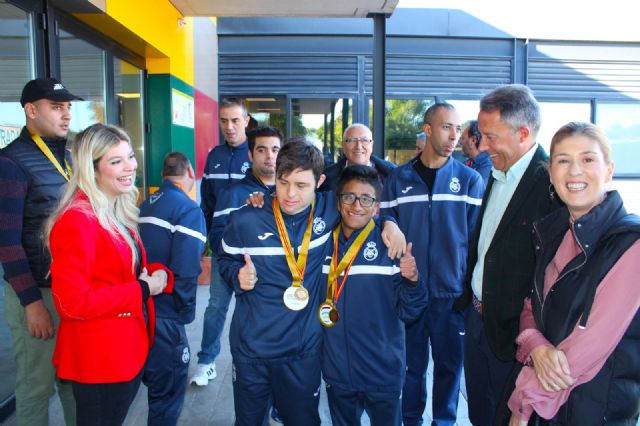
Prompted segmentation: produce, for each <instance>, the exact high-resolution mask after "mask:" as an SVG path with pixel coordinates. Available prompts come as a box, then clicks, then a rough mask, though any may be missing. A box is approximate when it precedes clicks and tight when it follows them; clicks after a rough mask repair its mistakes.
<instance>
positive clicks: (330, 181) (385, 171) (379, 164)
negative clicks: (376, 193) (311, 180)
mask: <svg viewBox="0 0 640 426" xmlns="http://www.w3.org/2000/svg"><path fill="white" fill-rule="evenodd" d="M371 163H372V164H373V167H374V168H375V169H376V171H377V172H378V175H379V177H380V183H381V184H382V185H384V182H385V180H387V176H389V174H390V173H391V171H392V170H393V169H395V168H396V165H395V164H393V163H391V162H389V161H386V160H383V159H381V158H378V157H376V156H375V155H372V156H371ZM346 166H347V158H346V157H345V156H342V157H340V159H339V160H338V162H337V163H335V164H332V165H331V166H329V167H326V168H325V169H324V172H323V173H324V175H325V176H326V179H325V180H324V183H323V184H322V185H320V188H319V189H318V191H321V192H326V191H333V190H335V189H336V185H337V184H338V178H339V177H340V173H342V170H343V169H344V168H345V167H346Z"/></svg>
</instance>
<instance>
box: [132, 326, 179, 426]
mask: <svg viewBox="0 0 640 426" xmlns="http://www.w3.org/2000/svg"><path fill="white" fill-rule="evenodd" d="M189 359H190V352H189V342H188V341H187V334H186V332H185V330H184V324H182V323H180V322H178V321H176V320H174V319H169V318H156V333H155V338H154V341H153V347H152V348H151V350H150V351H149V357H148V358H147V364H146V365H145V369H144V375H143V376H142V381H143V382H144V384H145V385H146V386H147V388H148V392H147V397H148V401H149V416H148V424H149V425H153V426H165V425H166V426H171V425H175V424H176V423H178V418H179V417H180V412H181V411H182V406H183V404H184V394H185V392H186V390H187V384H188V374H189Z"/></svg>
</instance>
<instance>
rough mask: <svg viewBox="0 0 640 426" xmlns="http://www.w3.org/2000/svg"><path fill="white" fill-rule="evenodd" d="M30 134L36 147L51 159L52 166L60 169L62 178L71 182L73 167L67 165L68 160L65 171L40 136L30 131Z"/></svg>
mask: <svg viewBox="0 0 640 426" xmlns="http://www.w3.org/2000/svg"><path fill="white" fill-rule="evenodd" d="M29 134H30V135H31V139H33V141H34V142H35V143H36V145H38V148H40V151H42V153H43V154H44V155H45V156H46V157H47V158H48V159H49V161H50V162H51V164H53V165H54V166H55V168H56V169H58V171H59V172H60V174H61V175H62V177H63V178H65V179H66V180H69V177H70V176H71V167H69V163H67V160H66V159H65V160H64V166H65V168H64V169H63V168H62V166H61V165H60V163H59V162H58V160H57V159H56V157H55V156H54V155H53V152H51V150H50V149H49V147H48V146H47V144H46V143H44V141H43V140H42V138H41V137H40V135H36V134H35V133H31V131H29Z"/></svg>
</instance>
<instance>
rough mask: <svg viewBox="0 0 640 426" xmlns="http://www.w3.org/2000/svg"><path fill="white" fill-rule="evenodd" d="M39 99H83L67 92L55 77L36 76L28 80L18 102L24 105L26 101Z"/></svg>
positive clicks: (63, 100) (64, 100)
mask: <svg viewBox="0 0 640 426" xmlns="http://www.w3.org/2000/svg"><path fill="white" fill-rule="evenodd" d="M40 99H49V100H51V101H62V102H68V101H73V100H76V99H77V100H80V101H82V100H84V99H82V98H81V97H79V96H76V95H74V94H72V93H71V92H69V91H68V90H67V89H66V88H65V87H64V86H63V85H62V83H60V82H59V81H58V80H56V79H55V78H36V79H35V80H31V81H30V82H28V83H27V84H26V85H25V86H24V89H22V96H21V97H20V104H22V106H24V105H25V104H26V103H28V102H35V101H39V100H40Z"/></svg>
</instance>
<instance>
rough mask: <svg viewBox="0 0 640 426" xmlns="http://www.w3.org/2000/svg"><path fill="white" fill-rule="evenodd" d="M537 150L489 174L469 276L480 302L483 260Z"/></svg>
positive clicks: (535, 146) (532, 150) (528, 152)
mask: <svg viewBox="0 0 640 426" xmlns="http://www.w3.org/2000/svg"><path fill="white" fill-rule="evenodd" d="M537 149H538V144H537V143H535V144H533V146H532V147H531V148H530V149H529V151H527V152H526V153H525V154H524V155H523V156H522V157H521V158H520V159H519V160H518V161H516V163H515V164H514V165H513V166H511V167H510V168H509V170H507V171H506V172H503V171H501V170H497V169H495V168H494V167H492V168H491V174H492V176H493V178H494V179H495V182H493V186H492V187H491V193H490V194H489V198H488V199H487V201H486V203H487V205H486V208H485V210H484V214H483V215H482V227H481V228H480V237H479V238H478V260H477V262H476V264H475V266H474V268H473V275H472V276H471V289H472V290H473V294H475V296H476V297H477V298H478V300H480V301H481V300H482V276H483V275H484V258H485V256H486V255H487V250H489V246H490V245H491V242H492V241H493V237H494V236H495V234H496V230H497V229H498V225H499V224H500V221H501V220H502V216H504V212H505V211H506V210H507V206H508V205H509V202H510V201H511V197H513V193H514V192H515V191H516V188H517V187H518V184H519V183H520V180H521V179H522V176H523V175H524V172H525V171H526V170H527V167H529V164H530V163H531V160H532V159H533V155H534V154H535V153H536V150H537Z"/></svg>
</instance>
